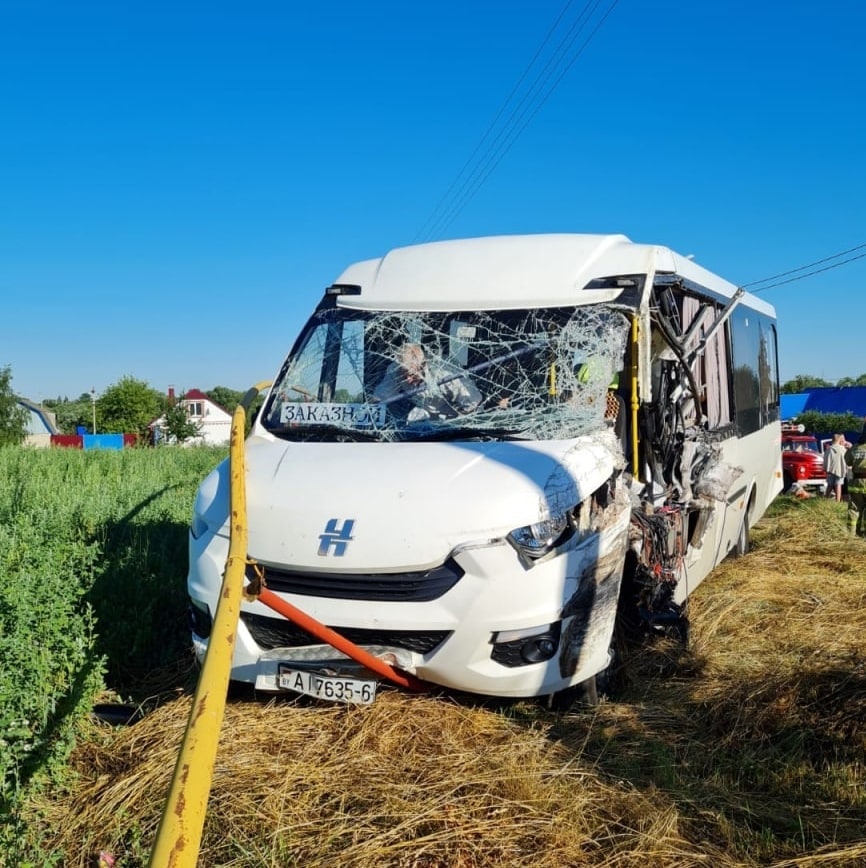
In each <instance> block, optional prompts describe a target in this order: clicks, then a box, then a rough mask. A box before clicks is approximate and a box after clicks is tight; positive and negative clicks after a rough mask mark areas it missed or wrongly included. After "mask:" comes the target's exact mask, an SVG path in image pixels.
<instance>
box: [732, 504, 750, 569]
mask: <svg viewBox="0 0 866 868" xmlns="http://www.w3.org/2000/svg"><path fill="white" fill-rule="evenodd" d="M750 545H751V541H750V538H749V513H748V512H746V513H744V514H743V523H742V524H741V525H740V532H739V533H738V534H737V541H736V542H735V543H734V548H733V549H732V550H731V554H732V555H733V557H735V558H741V557H743V555H747V554H748V553H749V548H750Z"/></svg>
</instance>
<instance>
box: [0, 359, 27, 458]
mask: <svg viewBox="0 0 866 868" xmlns="http://www.w3.org/2000/svg"><path fill="white" fill-rule="evenodd" d="M29 418H30V414H29V413H28V412H27V409H26V408H25V407H22V406H21V405H20V404H19V403H18V400H17V398H16V397H15V394H14V392H13V391H12V369H11V368H10V367H9V365H6V367H5V368H0V446H17V445H18V444H19V443H23V442H24V438H25V437H26V436H27V422H28V420H29Z"/></svg>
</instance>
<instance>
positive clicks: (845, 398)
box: [782, 386, 866, 418]
mask: <svg viewBox="0 0 866 868" xmlns="http://www.w3.org/2000/svg"><path fill="white" fill-rule="evenodd" d="M782 397H784V396H782ZM791 397H794V396H791ZM807 410H812V411H814V412H816V413H851V414H852V415H854V416H860V417H861V418H863V417H866V386H842V387H838V386H824V387H821V388H815V389H809V391H808V392H806V402H805V405H804V406H803V408H802V409H801V410H800V411H799V412H801V413H803V412H805V411H807Z"/></svg>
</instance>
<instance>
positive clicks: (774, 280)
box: [742, 242, 866, 295]
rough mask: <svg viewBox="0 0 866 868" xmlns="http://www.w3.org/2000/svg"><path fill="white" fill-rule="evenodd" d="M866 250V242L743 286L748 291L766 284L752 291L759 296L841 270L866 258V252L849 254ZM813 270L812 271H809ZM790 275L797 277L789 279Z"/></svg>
mask: <svg viewBox="0 0 866 868" xmlns="http://www.w3.org/2000/svg"><path fill="white" fill-rule="evenodd" d="M864 248H866V242H864V243H863V244H858V245H856V246H855V247H849V248H848V250H842V251H840V252H839V253H834V254H833V255H832V256H825V257H824V258H823V259H816V260H815V261H814V262H809V263H807V264H806V265H800V266H798V267H797V268H790V269H788V270H787V271H780V272H779V273H778V274H773V275H770V277H764V278H762V279H761V280H753V281H751V282H750V283H744V284H742V287H743V289H746V288H747V287H750V286H758V284H760V283H766V284H767V285H766V286H762V287H760V288H759V289H752V290H750V292H751V293H752V294H753V295H757V294H758V293H759V292H764V291H765V290H767V289H773V288H774V287H776V286H783V285H784V284H786V283H794V282H795V281H797V280H803V279H804V278H807V277H812V276H813V275H815V274H820V273H821V272H823V271H832V270H833V269H834V268H840V267H841V266H843V265H847V264H848V263H849V262H854V261H855V260H857V259H863V258H866V252H864V253H858V254H857V255H856V256H848V254H849V253H855V252H856V251H858V250H863V249H864ZM842 256H847V257H848V258H847V259H839V258H840V257H842ZM834 259H839V261H838V262H833V263H832V264H831V265H824V267H823V268H815V266H816V265H823V263H825V262H831V260H834ZM808 269H811V270H808ZM801 271H802V272H804V273H803V274H797V272H801ZM788 275H797V276H796V277H789V276H788ZM781 277H784V278H786V279H785V280H779V279H778V278H781Z"/></svg>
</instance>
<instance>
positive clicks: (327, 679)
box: [277, 666, 376, 705]
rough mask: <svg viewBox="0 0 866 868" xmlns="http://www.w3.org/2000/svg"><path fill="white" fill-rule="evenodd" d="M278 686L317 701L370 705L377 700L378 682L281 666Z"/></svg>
mask: <svg viewBox="0 0 866 868" xmlns="http://www.w3.org/2000/svg"><path fill="white" fill-rule="evenodd" d="M277 685H278V686H279V687H280V688H282V689H283V690H293V691H295V693H303V694H305V695H306V696H314V697H316V699H326V700H328V701H329V702H352V703H355V704H356V705H369V704H370V703H371V702H372V701H373V700H374V699H375V698H376V682H375V681H370V680H369V679H366V678H342V677H339V676H335V675H317V674H316V673H315V672H307V671H304V670H303V669H288V668H287V667H284V666H281V667H280V669H279V674H278V675H277Z"/></svg>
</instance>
